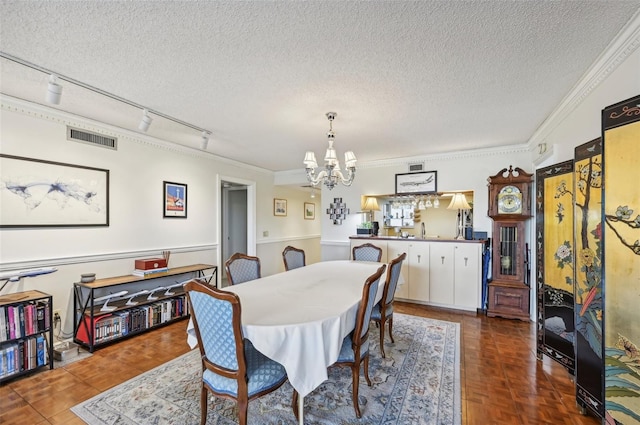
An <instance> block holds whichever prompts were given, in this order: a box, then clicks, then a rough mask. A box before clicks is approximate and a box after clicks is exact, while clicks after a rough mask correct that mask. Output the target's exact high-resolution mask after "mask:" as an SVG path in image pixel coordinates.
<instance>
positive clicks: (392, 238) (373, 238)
mask: <svg viewBox="0 0 640 425" xmlns="http://www.w3.org/2000/svg"><path fill="white" fill-rule="evenodd" d="M349 239H359V240H370V241H415V242H459V243H485V242H486V240H485V239H472V240H467V239H441V238H428V237H427V238H425V239H422V238H399V237H397V236H366V235H354V236H349Z"/></svg>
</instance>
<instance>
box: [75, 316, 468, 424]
mask: <svg viewBox="0 0 640 425" xmlns="http://www.w3.org/2000/svg"><path fill="white" fill-rule="evenodd" d="M370 332H371V333H370V338H369V339H370V341H371V347H370V350H371V354H370V356H371V357H370V362H369V375H370V377H371V380H372V384H373V385H372V386H371V387H368V386H367V383H366V381H365V379H364V377H363V376H362V373H361V376H360V392H359V400H360V409H361V411H362V418H361V419H357V418H356V416H355V412H354V410H353V404H352V401H351V388H352V386H351V385H352V384H351V369H349V368H339V367H334V368H330V369H329V379H328V380H327V381H325V382H324V383H323V384H322V385H320V386H319V387H318V388H316V389H315V390H314V391H313V392H312V393H311V394H309V395H307V396H306V397H305V399H304V422H305V424H309V425H311V424H321V425H346V424H376V425H377V424H385V425H387V424H398V425H399V424H403V425H404V424H425V425H431V424H433V425H459V424H460V423H461V405H460V325H459V324H457V323H451V322H444V321H439V320H432V319H425V318H421V317H415V316H408V315H403V314H398V313H395V314H394V321H393V336H394V339H395V343H393V344H392V343H391V342H390V340H389V337H388V335H387V336H386V340H385V352H386V355H387V356H386V358H384V359H383V358H382V357H381V355H380V350H379V346H378V341H379V338H378V329H377V328H376V327H375V325H374V324H373V323H372V325H371V330H370ZM200 388H201V366H200V360H199V352H198V350H197V349H195V350H193V351H191V352H189V353H187V354H184V355H182V356H180V357H178V358H176V359H174V360H172V361H170V362H168V363H165V364H163V365H161V366H158V367H157V368H155V369H153V370H150V371H148V372H146V373H144V374H142V375H139V376H137V377H135V378H133V379H131V380H129V381H127V382H124V383H122V384H120V385H118V386H117V387H114V388H112V389H110V390H108V391H106V392H104V393H101V394H99V395H97V396H95V397H93V398H91V399H89V400H87V401H85V402H83V403H80V404H78V405H77V406H74V407H73V408H72V409H71V410H72V411H73V412H74V413H75V414H76V415H78V416H79V417H80V418H82V419H83V420H84V421H85V422H87V423H88V424H91V425H105V424H109V425H115V424H123V425H134V424H139V425H144V424H176V425H178V424H180V425H182V424H198V423H199V421H200ZM291 395H292V387H291V385H289V383H288V382H286V383H285V384H284V385H283V386H282V387H280V389H278V390H277V391H275V392H273V393H271V394H268V395H266V396H263V397H261V398H258V399H256V400H253V401H251V402H249V412H248V422H249V424H259V425H267V424H273V425H276V424H277V425H283V424H295V423H297V422H296V419H295V417H294V415H293V412H292V410H291ZM208 412H209V413H208V417H207V424H210V425H213V424H219V425H227V424H237V423H238V416H237V409H236V404H235V403H233V402H231V401H227V400H221V399H218V398H213V397H212V398H210V401H209V410H208Z"/></svg>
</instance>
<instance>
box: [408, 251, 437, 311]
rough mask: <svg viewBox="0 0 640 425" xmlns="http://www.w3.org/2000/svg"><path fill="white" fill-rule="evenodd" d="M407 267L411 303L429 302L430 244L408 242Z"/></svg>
mask: <svg viewBox="0 0 640 425" xmlns="http://www.w3.org/2000/svg"><path fill="white" fill-rule="evenodd" d="M407 244H408V245H409V252H408V253H407V259H408V261H407V266H408V267H409V273H408V275H409V279H408V282H407V283H408V285H409V288H408V289H409V291H408V292H409V296H408V299H409V300H411V301H422V302H427V301H429V295H430V294H429V251H430V247H431V244H429V243H424V242H422V241H420V242H409V243H407Z"/></svg>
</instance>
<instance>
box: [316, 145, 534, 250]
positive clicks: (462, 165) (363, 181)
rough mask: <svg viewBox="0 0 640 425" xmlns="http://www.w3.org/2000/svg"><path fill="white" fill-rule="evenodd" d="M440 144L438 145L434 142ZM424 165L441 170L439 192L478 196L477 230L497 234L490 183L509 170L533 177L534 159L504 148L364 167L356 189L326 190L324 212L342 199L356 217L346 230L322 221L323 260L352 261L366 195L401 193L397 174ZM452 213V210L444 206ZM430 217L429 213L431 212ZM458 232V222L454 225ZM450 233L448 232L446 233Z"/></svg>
mask: <svg viewBox="0 0 640 425" xmlns="http://www.w3.org/2000/svg"><path fill="white" fill-rule="evenodd" d="M435 142H437V141H434V143H435ZM417 161H424V162H425V171H433V170H435V171H437V172H438V174H437V190H438V192H447V191H462V190H465V191H473V193H474V195H473V201H474V206H473V207H474V212H473V228H474V230H475V231H486V232H487V233H488V234H489V235H491V226H492V221H491V219H490V218H489V217H488V216H487V209H488V195H487V178H488V177H489V176H492V175H495V174H496V173H498V172H499V171H500V170H502V169H503V168H508V167H509V165H513V167H520V168H522V169H524V170H525V171H527V172H532V171H533V169H532V164H531V157H530V154H529V151H528V148H527V147H526V146H524V145H515V146H512V147H508V148H504V149H486V150H478V151H469V152H458V153H450V154H447V155H435V156H429V157H412V158H405V159H400V160H389V161H385V162H382V163H378V164H373V165H363V166H362V167H361V168H359V169H358V171H357V175H356V178H355V180H354V182H353V185H352V186H351V187H344V186H339V187H336V188H334V189H333V190H332V191H329V190H327V189H326V188H323V190H322V204H323V206H322V211H323V212H324V211H326V209H327V208H328V207H329V203H331V202H333V199H334V198H335V197H342V199H343V202H345V203H346V204H347V207H349V208H350V209H351V214H350V215H349V216H348V217H347V219H346V220H345V221H344V222H343V224H342V225H334V224H332V222H331V221H330V220H329V219H328V218H327V215H326V214H323V215H324V218H323V219H322V242H321V243H322V258H323V259H325V260H326V259H335V258H342V259H346V258H349V236H351V235H354V234H355V233H356V227H357V225H358V224H359V223H360V220H361V219H360V215H359V214H357V211H359V210H360V196H361V195H387V194H391V193H394V192H395V175H396V174H401V173H407V172H408V169H409V163H410V162H417ZM441 208H446V205H441ZM427 215H428V212H427ZM451 228H452V229H455V218H454V219H453V221H452V223H451ZM445 234H447V233H445Z"/></svg>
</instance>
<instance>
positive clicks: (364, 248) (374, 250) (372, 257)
mask: <svg viewBox="0 0 640 425" xmlns="http://www.w3.org/2000/svg"><path fill="white" fill-rule="evenodd" d="M352 253H353V255H352V256H353V259H354V261H373V262H377V263H379V262H380V259H381V258H382V248H378V247H377V246H375V245H372V244H370V243H368V242H367V243H365V244H362V245H358V246H354V247H353V250H352Z"/></svg>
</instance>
